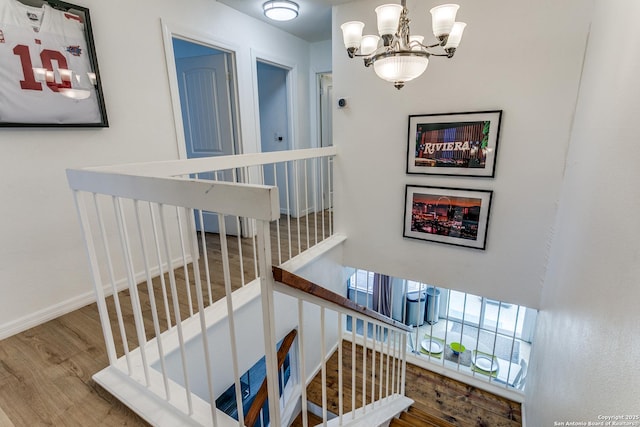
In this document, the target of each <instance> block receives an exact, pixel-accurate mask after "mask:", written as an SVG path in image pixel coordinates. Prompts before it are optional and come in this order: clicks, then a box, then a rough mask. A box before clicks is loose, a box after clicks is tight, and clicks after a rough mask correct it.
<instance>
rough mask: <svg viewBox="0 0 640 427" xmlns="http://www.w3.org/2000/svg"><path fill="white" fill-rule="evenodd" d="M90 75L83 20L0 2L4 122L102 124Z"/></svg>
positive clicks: (1, 119)
mask: <svg viewBox="0 0 640 427" xmlns="http://www.w3.org/2000/svg"><path fill="white" fill-rule="evenodd" d="M70 71H71V72H72V73H70ZM92 71H93V70H92V69H91V61H90V58H89V52H88V51H87V43H86V39H85V31H84V23H83V22H82V18H81V17H80V16H78V15H74V14H72V13H68V12H64V11H60V10H57V9H54V8H52V7H50V6H49V5H47V4H44V5H43V6H42V8H37V7H31V6H27V5H24V4H22V3H20V2H18V1H16V0H0V122H2V123H57V124H72V123H100V121H101V115H100V109H99V107H98V100H97V97H96V91H95V87H94V85H93V84H92V83H93V82H92V81H90V79H89V75H91V76H94V75H93V74H88V73H92ZM66 89H85V90H89V91H90V93H89V97H88V98H86V99H71V98H69V97H67V96H64V95H62V93H63V92H64V91H65V90H66Z"/></svg>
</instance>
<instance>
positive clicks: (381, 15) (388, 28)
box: [376, 4, 403, 36]
mask: <svg viewBox="0 0 640 427" xmlns="http://www.w3.org/2000/svg"><path fill="white" fill-rule="evenodd" d="M402 9H403V7H402V6H401V5H399V4H383V5H382V6H378V7H376V15H377V16H378V34H380V35H381V36H384V35H393V34H395V33H396V32H397V31H398V23H399V22H400V14H401V13H402Z"/></svg>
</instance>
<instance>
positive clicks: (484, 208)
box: [403, 185, 493, 250]
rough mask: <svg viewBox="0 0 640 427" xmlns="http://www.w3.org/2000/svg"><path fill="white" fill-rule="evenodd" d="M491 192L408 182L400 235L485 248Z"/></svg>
mask: <svg viewBox="0 0 640 427" xmlns="http://www.w3.org/2000/svg"><path fill="white" fill-rule="evenodd" d="M492 197H493V191H491V190H475V189H463V188H450V187H432V186H425V185H407V186H406V188H405V208H404V227H403V236H404V237H408V238H411V239H417V240H426V241H431V242H437V243H445V244H449V245H455V246H465V247H468V248H474V249H481V250H484V249H486V244H487V231H488V228H489V214H490V213H491V199H492Z"/></svg>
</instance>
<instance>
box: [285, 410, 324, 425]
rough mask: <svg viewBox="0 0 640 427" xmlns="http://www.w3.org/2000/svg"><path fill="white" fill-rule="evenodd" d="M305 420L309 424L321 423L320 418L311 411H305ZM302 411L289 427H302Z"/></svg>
mask: <svg viewBox="0 0 640 427" xmlns="http://www.w3.org/2000/svg"><path fill="white" fill-rule="evenodd" d="M307 422H308V423H309V424H308V425H310V426H317V425H318V424H322V418H320V417H319V416H317V415H314V414H313V413H311V412H307ZM302 425H303V424H302V412H301V413H300V414H299V415H298V417H297V418H296V419H295V420H293V423H291V426H290V427H302Z"/></svg>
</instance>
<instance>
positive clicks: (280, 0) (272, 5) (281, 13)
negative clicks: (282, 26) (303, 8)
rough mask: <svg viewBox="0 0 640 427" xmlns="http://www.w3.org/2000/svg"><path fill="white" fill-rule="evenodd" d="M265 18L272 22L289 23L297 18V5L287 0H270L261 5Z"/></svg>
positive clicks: (298, 8)
mask: <svg viewBox="0 0 640 427" xmlns="http://www.w3.org/2000/svg"><path fill="white" fill-rule="evenodd" d="M262 10H264V14H265V16H266V17H267V18H269V19H273V20H274V21H291V20H292V19H294V18H296V17H297V16H298V11H299V10H300V7H299V6H298V3H294V2H292V1H289V0H271V1H268V2H265V3H263V4H262Z"/></svg>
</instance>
